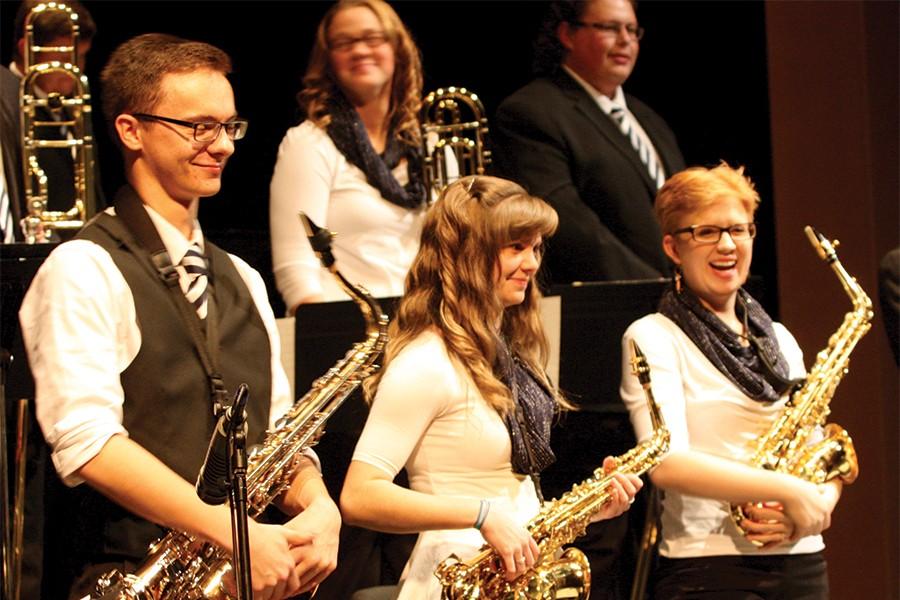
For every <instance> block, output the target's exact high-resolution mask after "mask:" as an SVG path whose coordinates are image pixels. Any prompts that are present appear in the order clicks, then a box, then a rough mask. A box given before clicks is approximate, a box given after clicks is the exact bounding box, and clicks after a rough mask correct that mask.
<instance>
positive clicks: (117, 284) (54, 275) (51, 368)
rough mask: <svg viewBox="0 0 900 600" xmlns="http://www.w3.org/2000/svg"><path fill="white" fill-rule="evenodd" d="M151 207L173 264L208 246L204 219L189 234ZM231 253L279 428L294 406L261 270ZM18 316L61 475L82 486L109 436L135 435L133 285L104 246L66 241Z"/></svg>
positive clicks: (137, 335)
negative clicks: (246, 294)
mask: <svg viewBox="0 0 900 600" xmlns="http://www.w3.org/2000/svg"><path fill="white" fill-rule="evenodd" d="M144 208H145V209H146V210H147V213H148V214H149V215H150V219H151V220H152V221H153V224H154V225H155V227H156V229H157V231H158V232H159V235H160V238H161V239H162V241H163V244H164V245H165V247H166V250H167V251H168V252H169V256H170V257H171V259H172V262H173V264H177V263H179V262H180V261H181V259H182V258H183V257H184V255H185V253H186V252H187V250H188V248H189V247H190V246H191V244H192V242H197V243H200V244H201V248H202V243H203V235H202V233H201V231H200V225H199V223H197V222H195V223H194V231H193V235H192V236H191V239H190V240H188V239H187V238H185V237H184V235H183V234H182V233H181V232H180V231H179V230H178V229H177V228H175V227H174V226H173V225H172V224H170V223H169V222H168V221H166V220H165V219H164V218H163V217H161V216H160V215H159V214H158V213H156V212H155V211H154V210H153V209H151V208H149V207H147V206H146V205H145V206H144ZM108 212H110V213H111V214H112V213H113V210H112V209H108ZM229 257H230V258H231V260H232V262H233V263H234V265H235V268H236V269H237V272H238V273H239V275H240V276H241V279H243V281H244V283H246V285H247V287H248V288H249V290H250V294H251V296H252V299H253V303H254V304H255V305H256V309H257V311H259V314H260V317H262V321H263V324H264V325H265V328H266V333H267V335H268V337H269V343H270V346H271V356H272V361H271V365H272V366H271V371H272V399H271V405H270V408H269V427H270V428H271V427H272V426H273V425H274V423H275V421H276V420H277V418H278V417H280V416H281V415H282V414H284V413H285V412H286V411H287V409H288V408H290V406H291V405H292V403H293V401H292V398H291V392H290V385H289V383H288V379H287V375H285V372H284V369H283V367H282V366H281V359H280V356H281V354H280V342H279V338H278V330H277V327H276V325H275V317H274V314H273V313H272V308H271V307H270V306H269V302H268V295H267V293H266V287H265V283H263V280H262V277H261V276H260V275H259V273H258V272H256V271H255V270H254V269H253V268H252V267H250V265H248V264H247V263H245V262H244V261H243V260H241V259H240V258H238V257H236V256H233V255H229ZM179 275H180V277H181V285H182V289H185V288H186V287H187V285H188V281H187V279H186V274H185V273H184V272H183V270H182V269H180V268H179ZM19 320H20V322H21V325H22V335H23V338H24V340H25V348H26V350H27V352H28V360H29V364H30V366H31V371H32V374H33V375H34V380H35V386H36V389H35V391H36V406H37V410H36V415H37V419H38V423H39V424H40V426H41V430H42V431H43V433H44V437H45V438H46V439H47V443H48V444H50V446H51V448H52V450H53V453H52V458H53V464H54V466H55V467H56V470H57V472H58V473H59V475H60V477H61V478H62V479H63V481H64V482H65V483H67V484H68V485H72V486H74V485H77V484H79V483H81V482H82V481H83V480H82V479H81V478H79V477H78V476H77V475H75V471H77V470H78V469H79V468H81V467H82V466H83V465H84V464H85V463H87V462H88V461H89V460H91V459H92V458H93V457H94V456H96V455H97V454H98V453H99V452H100V450H101V449H102V448H103V446H104V445H105V444H106V442H107V441H108V440H109V438H110V437H112V436H113V435H117V434H121V435H125V436H127V435H128V432H127V431H126V430H125V428H124V427H123V425H122V422H123V421H122V418H123V414H122V412H123V405H124V400H125V395H124V391H123V390H122V384H121V381H120V374H121V373H122V372H123V371H124V370H125V369H126V368H127V367H128V365H129V364H131V361H133V360H134V358H135V357H136V356H137V354H138V351H139V350H140V347H141V330H140V327H139V325H138V321H137V316H136V313H135V306H134V297H133V295H132V292H131V288H129V287H128V284H127V283H126V282H125V278H124V277H123V276H122V273H121V271H119V269H118V268H117V267H116V265H115V263H114V262H113V259H112V257H111V256H110V255H109V253H108V252H107V251H106V250H104V249H103V248H102V247H101V246H99V245H97V244H95V243H93V242H90V241H87V240H74V241H71V242H66V243H65V244H62V245H60V246H59V247H58V248H56V249H55V250H54V251H53V252H51V253H50V256H48V257H47V260H46V261H45V262H44V264H43V265H42V266H41V268H40V270H39V271H38V273H37V275H36V276H35V278H34V281H33V282H32V284H31V287H29V288H28V292H27V293H26V295H25V299H24V300H23V302H22V308H21V310H20V311H19ZM163 375H164V374H161V376H163Z"/></svg>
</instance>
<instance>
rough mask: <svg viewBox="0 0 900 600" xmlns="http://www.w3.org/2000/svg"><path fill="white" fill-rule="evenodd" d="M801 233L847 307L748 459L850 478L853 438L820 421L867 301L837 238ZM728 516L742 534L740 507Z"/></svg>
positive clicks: (805, 473)
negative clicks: (837, 282)
mask: <svg viewBox="0 0 900 600" xmlns="http://www.w3.org/2000/svg"><path fill="white" fill-rule="evenodd" d="M804 232H805V233H806V236H807V237H808V238H809V242H810V243H811V244H812V245H813V247H814V248H815V249H816V251H817V252H818V254H819V256H820V257H821V258H822V260H824V261H825V262H827V263H828V264H829V265H830V266H831V269H832V270H833V271H834V273H835V274H836V275H837V277H838V279H839V280H840V281H841V284H842V285H843V287H844V291H845V292H847V295H848V296H850V300H851V302H852V303H853V310H851V311H850V312H848V313H847V314H846V315H845V317H844V321H843V323H841V326H840V328H838V330H837V331H836V332H835V333H834V334H833V335H832V336H831V338H830V339H829V340H828V346H827V347H826V348H825V349H824V350H822V351H821V352H819V354H818V355H817V356H816V362H815V364H814V365H813V367H812V368H811V369H810V371H809V374H808V375H807V376H806V379H805V380H804V382H803V384H802V385H801V386H800V387H799V388H797V389H796V390H795V391H794V392H793V393H792V394H791V397H790V400H788V402H787V404H786V405H785V407H784V410H783V411H782V412H781V414H780V415H779V416H778V418H777V419H776V420H775V423H773V425H772V426H771V427H770V428H769V430H768V432H766V433H765V434H764V435H762V436H761V437H760V438H759V439H758V441H757V443H756V448H755V452H754V453H753V457H752V459H751V460H750V464H751V465H753V466H754V467H759V468H762V469H767V470H769V471H777V472H779V473H787V474H790V475H794V476H796V477H800V478H801V479H805V480H807V481H811V482H813V483H824V482H826V481H829V480H831V479H834V478H835V477H840V478H841V480H842V481H843V482H844V483H853V481H854V480H855V479H856V477H857V475H858V474H859V466H858V463H857V459H856V450H855V449H854V448H853V440H852V439H850V436H849V435H848V434H847V432H846V431H845V430H844V429H843V428H842V427H840V426H839V425H837V424H836V423H829V424H827V425H826V424H825V420H826V419H827V418H828V415H829V413H830V412H831V409H830V404H831V399H832V397H833V396H834V391H835V389H836V388H837V386H838V384H839V383H840V382H841V378H843V376H844V375H845V374H846V373H847V371H848V365H849V364H850V353H851V352H853V349H854V348H855V347H856V344H857V342H859V340H860V339H861V338H862V336H864V335H865V334H866V332H868V331H869V329H870V328H871V326H872V324H871V321H872V301H871V300H870V299H869V296H867V295H866V293H865V291H863V289H862V288H861V287H860V286H859V284H858V283H857V282H856V279H854V278H853V277H851V276H850V275H849V274H848V273H847V271H846V270H845V269H844V267H843V266H842V265H841V261H840V260H838V257H837V253H836V252H835V247H837V245H838V242H837V241H835V242H834V243H832V242H829V241H828V240H827V239H825V237H824V236H823V235H822V234H820V233H819V232H817V231H816V230H814V229H813V228H812V227H809V226H807V227H805V228H804ZM822 426H824V431H823V435H824V437H823V438H822V439H821V440H818V441H815V442H812V441H811V440H812V439H813V435H814V433H816V432H817V430H818V428H820V427H822ZM731 518H732V520H733V521H734V523H735V524H736V525H737V526H738V529H739V530H740V531H741V533H743V534H746V532H745V531H744V530H743V529H742V528H741V526H740V523H741V521H742V520H743V519H744V518H745V514H744V511H743V509H742V508H741V506H738V505H732V506H731ZM754 544H755V545H761V544H758V543H756V542H754Z"/></svg>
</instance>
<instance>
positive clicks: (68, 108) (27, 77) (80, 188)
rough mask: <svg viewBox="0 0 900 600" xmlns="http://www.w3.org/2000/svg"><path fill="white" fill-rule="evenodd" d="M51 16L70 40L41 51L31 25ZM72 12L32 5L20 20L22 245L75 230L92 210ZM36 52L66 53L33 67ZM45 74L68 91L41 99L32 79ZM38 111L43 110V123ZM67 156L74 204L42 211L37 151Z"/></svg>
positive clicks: (86, 120)
mask: <svg viewBox="0 0 900 600" xmlns="http://www.w3.org/2000/svg"><path fill="white" fill-rule="evenodd" d="M52 13H62V14H63V15H65V17H66V18H68V20H69V25H70V31H71V35H70V37H69V40H68V42H67V43H66V44H65V45H63V46H41V45H38V44H36V43H35V39H34V33H35V25H36V23H37V21H38V20H39V19H41V18H42V17H45V16H46V15H50V14H52ZM78 37H79V25H78V13H76V12H75V11H74V10H72V9H71V8H69V7H68V6H66V5H65V4H64V3H62V2H45V3H41V4H38V5H37V6H36V7H34V9H32V11H31V12H30V13H28V16H27V17H26V18H25V56H24V61H25V64H24V76H23V78H22V82H21V84H20V86H19V108H20V124H21V130H22V139H21V144H22V170H23V176H24V177H23V181H24V195H25V205H26V216H25V218H24V219H22V231H23V233H24V235H25V242H26V243H29V244H34V243H38V242H55V241H59V240H58V239H57V237H58V235H55V232H56V230H75V229H80V228H81V227H82V226H83V225H84V222H85V220H86V219H87V217H88V216H90V215H93V213H94V211H95V210H96V200H95V198H94V182H93V177H94V151H93V146H94V138H93V133H92V131H91V118H90V117H91V95H90V91H89V87H88V80H87V77H86V76H85V75H84V74H83V73H82V72H81V70H80V69H79V68H78V66H77V65H78ZM38 52H57V53H66V54H67V55H68V56H67V58H66V59H65V60H63V61H59V60H52V61H48V62H42V63H37V64H36V63H35V55H36V54H37V53H38ZM50 73H61V74H63V75H65V76H67V77H69V78H70V79H71V80H72V82H73V84H74V90H73V92H72V93H71V94H70V95H68V96H66V95H64V94H60V93H58V92H50V93H49V94H47V95H46V97H41V96H39V95H38V94H37V93H36V85H37V84H36V82H37V79H38V78H39V77H41V76H43V75H47V74H50ZM38 109H42V112H43V110H45V111H48V112H49V113H50V115H51V116H52V118H49V119H46V118H44V117H42V115H41V114H39V113H38ZM61 127H64V128H66V131H67V132H68V136H67V139H62V140H50V139H41V136H40V135H38V133H39V132H40V131H41V130H48V129H49V128H56V129H59V128H61ZM50 148H52V149H57V150H59V151H66V150H67V151H69V152H71V153H72V157H73V159H74V181H75V202H74V205H73V206H72V208H70V209H69V210H66V211H51V210H49V209H48V205H47V203H48V193H47V175H46V173H45V172H44V169H42V168H41V165H40V163H39V160H38V154H37V152H38V150H43V149H50Z"/></svg>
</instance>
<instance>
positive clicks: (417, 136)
mask: <svg viewBox="0 0 900 600" xmlns="http://www.w3.org/2000/svg"><path fill="white" fill-rule="evenodd" d="M358 6H362V7H365V8H368V9H369V10H371V11H372V12H373V13H375V17H376V18H377V19H378V21H379V22H380V23H381V26H382V27H383V28H384V33H385V35H387V38H388V41H389V42H390V44H391V47H392V48H393V50H394V77H393V79H392V81H391V102H390V107H389V108H388V114H387V123H388V127H389V131H390V132H391V135H392V136H394V137H396V138H397V139H398V140H400V141H401V142H403V143H405V144H408V145H410V146H418V145H419V143H420V140H421V132H420V130H419V119H418V114H419V108H420V107H421V104H422V61H421V57H420V53H419V48H418V47H417V46H416V43H415V42H414V41H413V39H412V36H411V35H410V33H409V31H408V30H407V29H406V26H405V25H404V24H403V21H401V20H400V17H398V16H397V13H396V12H394V9H393V8H391V6H390V5H389V4H388V3H387V2H383V1H382V0H340V1H339V2H336V3H335V4H334V5H333V6H332V7H331V8H330V9H329V10H328V12H327V13H325V16H324V17H322V20H321V21H320V22H319V27H318V29H317V30H316V38H315V41H314V42H313V47H312V52H311V53H310V59H309V65H308V66H307V68H306V74H305V75H304V76H303V89H302V90H301V91H300V93H299V94H297V102H298V103H299V104H300V109H301V110H302V111H303V113H304V115H305V116H306V118H307V119H309V120H310V121H312V122H313V123H315V124H316V125H318V126H319V127H321V128H323V129H324V128H325V127H327V126H328V124H329V123H330V122H331V117H330V115H329V114H328V102H329V100H331V98H333V97H334V96H335V95H336V94H340V93H341V90H340V86H339V85H338V83H337V80H336V79H335V78H334V76H333V75H332V73H331V61H330V60H329V56H328V28H329V27H331V22H332V21H333V20H334V16H335V15H336V14H337V13H339V12H340V11H342V10H346V9H348V8H355V7H358Z"/></svg>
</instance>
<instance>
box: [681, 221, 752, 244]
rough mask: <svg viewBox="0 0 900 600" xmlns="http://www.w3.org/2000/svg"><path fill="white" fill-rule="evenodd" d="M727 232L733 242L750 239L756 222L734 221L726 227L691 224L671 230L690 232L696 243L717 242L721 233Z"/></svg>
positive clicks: (720, 237)
mask: <svg viewBox="0 0 900 600" xmlns="http://www.w3.org/2000/svg"><path fill="white" fill-rule="evenodd" d="M726 231H727V232H728V235H730V236H731V239H732V240H734V241H735V242H743V241H746V240H752V239H753V238H755V237H756V223H735V224H734V225H729V226H728V227H719V226H718V225H691V226H690V227H682V228H681V229H676V230H675V231H673V232H672V235H677V234H679V233H690V234H691V237H692V238H694V241H695V242H697V243H698V244H718V243H719V240H721V239H722V234H723V233H724V232H726Z"/></svg>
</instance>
